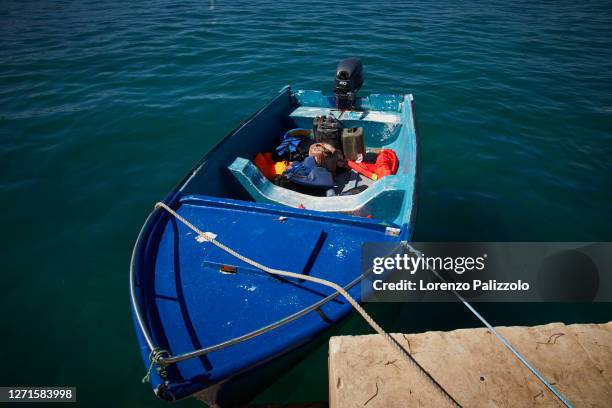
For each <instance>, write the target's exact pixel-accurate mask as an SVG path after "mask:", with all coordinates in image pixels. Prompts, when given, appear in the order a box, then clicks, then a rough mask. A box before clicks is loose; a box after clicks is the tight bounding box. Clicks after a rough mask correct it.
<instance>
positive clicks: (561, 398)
mask: <svg viewBox="0 0 612 408" xmlns="http://www.w3.org/2000/svg"><path fill="white" fill-rule="evenodd" d="M406 247H407V248H408V250H409V251H410V252H412V253H413V254H415V255H416V256H423V253H422V252H421V251H419V250H417V249H415V248H414V247H413V246H412V245H410V244H409V243H406ZM427 269H429V270H430V271H431V272H432V273H433V274H434V275H435V276H436V277H437V278H438V279H439V280H440V281H442V282H447V281H446V279H444V278H443V277H442V276H441V275H440V274H439V273H438V271H436V270H435V269H433V268H429V267H428V268H427ZM450 292H452V293H453V295H455V296H456V297H457V299H459V301H461V303H463V305H464V306H465V307H467V308H468V310H469V311H470V312H472V313H473V314H474V316H476V317H477V318H478V320H480V321H481V322H482V323H483V324H484V325H485V326H486V327H487V328H488V329H489V330H490V331H491V332H492V333H493V334H494V335H495V337H497V339H498V340H499V341H500V342H501V343H502V344H503V345H504V346H505V347H506V348H507V349H508V350H510V352H511V353H512V354H514V356H515V357H516V358H517V359H518V360H519V361H520V362H521V363H522V364H523V365H524V366H525V367H527V369H528V370H529V371H531V373H532V374H533V375H535V376H536V378H537V379H538V380H540V382H541V383H542V384H544V386H545V387H546V388H548V390H549V391H550V392H551V393H552V394H553V395H554V396H555V397H556V398H557V399H558V400H559V402H561V403H562V404H563V405H565V406H566V407H568V408H572V407H573V406H572V404H571V403H570V402H569V400H568V399H567V398H565V396H564V395H563V394H561V392H559V390H557V389H556V388H555V386H553V385H552V384H551V383H550V382H549V381H548V380H547V379H546V378H545V377H544V376H543V375H542V374H541V373H540V372H539V371H538V370H537V369H536V368H535V367H534V366H532V365H531V364H530V363H529V361H527V359H526V358H525V356H523V355H522V354H521V353H520V352H519V351H518V350H517V349H515V348H514V347H513V346H512V344H511V343H510V342H509V341H508V340H507V339H506V338H505V337H504V336H502V335H501V333H500V332H499V331H497V329H496V328H495V327H493V325H491V323H489V322H488V320H486V319H485V318H484V317H483V316H482V315H481V314H480V313H478V311H477V310H476V309H475V308H474V306H472V305H471V304H470V303H469V302H468V301H467V300H465V298H464V297H463V296H461V295H460V294H459V293H458V292H457V291H456V290H454V289H451V290H450Z"/></svg>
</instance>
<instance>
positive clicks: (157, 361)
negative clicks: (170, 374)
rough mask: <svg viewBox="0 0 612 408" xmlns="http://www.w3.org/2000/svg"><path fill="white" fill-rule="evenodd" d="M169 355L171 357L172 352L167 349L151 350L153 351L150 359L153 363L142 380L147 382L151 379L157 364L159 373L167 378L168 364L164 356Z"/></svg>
mask: <svg viewBox="0 0 612 408" xmlns="http://www.w3.org/2000/svg"><path fill="white" fill-rule="evenodd" d="M168 357H170V353H169V352H168V351H167V350H164V349H159V348H156V349H153V350H151V353H150V354H149V361H150V362H151V365H150V366H149V369H148V370H147V374H146V375H145V376H144V377H143V378H142V382H143V383H147V382H149V381H151V370H153V366H157V367H156V368H155V369H156V371H157V374H159V376H160V377H161V378H164V379H165V378H166V377H167V373H166V367H167V366H168V364H166V363H165V362H164V358H168Z"/></svg>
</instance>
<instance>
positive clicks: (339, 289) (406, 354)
mask: <svg viewBox="0 0 612 408" xmlns="http://www.w3.org/2000/svg"><path fill="white" fill-rule="evenodd" d="M155 208H156V209H158V208H162V209H164V210H165V211H167V212H168V213H169V214H170V215H172V216H173V217H174V218H176V219H177V220H179V221H180V222H181V223H183V224H184V225H185V226H186V227H188V228H189V229H191V230H192V231H193V232H195V233H196V234H198V236H199V237H201V239H203V240H204V241H206V242H210V243H211V244H213V245H215V246H216V247H217V248H219V249H221V250H223V251H225V252H226V253H228V254H230V255H232V256H233V257H235V258H237V259H239V260H241V261H243V262H245V263H247V264H249V265H251V266H253V267H255V268H257V269H260V270H262V271H264V272H267V273H269V274H272V275H278V276H285V277H289V278H296V279H302V280H306V281H309V282H313V283H318V284H320V285H324V286H327V287H330V288H332V289H334V290H335V291H336V292H338V293H340V295H342V296H343V297H344V298H345V299H346V300H347V301H348V302H349V303H350V304H351V306H353V308H354V309H355V310H356V311H357V312H358V313H359V314H360V315H361V317H363V319H364V320H365V321H366V322H367V323H368V324H369V325H370V326H371V327H372V328H373V329H374V330H375V331H376V332H377V333H378V334H379V335H381V336H382V337H383V338H384V339H385V340H386V341H387V342H388V343H389V345H390V346H391V347H393V349H395V350H396V351H397V352H398V353H399V354H401V355H402V356H403V357H404V358H405V360H406V361H407V362H408V363H409V364H410V365H412V366H413V367H415V368H417V369H418V371H419V372H420V373H421V374H422V376H423V377H424V379H425V380H427V381H428V382H429V383H430V384H431V385H432V386H433V387H434V388H435V389H436V390H437V391H438V392H439V393H440V394H441V395H442V396H443V397H444V398H445V399H446V400H447V401H448V402H449V404H450V405H452V406H454V407H461V404H459V402H457V400H456V399H455V398H453V396H451V395H450V394H449V393H448V391H446V389H444V387H443V386H442V385H441V384H440V383H438V382H437V381H436V379H435V378H433V377H432V376H431V374H429V372H428V371H427V370H426V369H425V368H424V367H423V366H421V365H420V364H419V362H418V361H416V360H415V358H414V357H413V356H412V354H410V353H409V352H408V351H407V350H406V349H405V348H404V347H403V346H402V345H401V344H400V343H399V342H398V341H397V340H396V339H394V338H393V337H392V336H391V335H390V334H389V333H387V332H386V331H385V330H384V329H383V328H382V327H381V326H380V325H379V324H378V323H376V321H375V320H374V319H373V318H372V317H371V316H370V315H369V314H368V312H366V310H365V309H364V308H363V307H362V306H361V305H360V304H359V302H357V301H356V300H355V299H354V298H353V297H352V296H351V295H350V294H349V293H348V292H347V291H346V290H345V289H344V288H343V287H341V286H340V285H338V284H336V283H334V282H332V281H329V280H326V279H321V278H317V277H314V276H310V275H303V274H301V273H295V272H289V271H284V270H280V269H274V268H270V267H267V266H265V265H262V264H261V263H259V262H257V261H254V260H252V259H250V258H247V257H246V256H244V255H241V254H239V253H238V252H236V251H234V250H233V249H231V248H229V247H228V246H226V245H224V244H222V243H220V242H219V241H217V240H215V239H214V238H213V237H212V236H211V235H210V234H207V233H206V232H204V231H202V230H200V229H199V228H198V227H196V226H195V225H193V224H192V223H190V222H189V221H187V220H186V219H185V218H183V217H182V216H181V215H179V214H178V213H177V212H176V211H174V210H173V209H172V208H170V207H169V206H168V205H166V204H165V203H162V202H158V203H156V204H155ZM162 351H164V350H162ZM166 353H167V352H166ZM151 354H153V351H152V352H151ZM158 357H159V358H158V359H157V363H156V364H158V365H160V366H163V364H164V358H163V357H162V356H158ZM151 362H152V365H151V367H152V366H153V358H151ZM150 371H151V368H150V369H149V373H150ZM149 373H148V374H147V376H148V375H149Z"/></svg>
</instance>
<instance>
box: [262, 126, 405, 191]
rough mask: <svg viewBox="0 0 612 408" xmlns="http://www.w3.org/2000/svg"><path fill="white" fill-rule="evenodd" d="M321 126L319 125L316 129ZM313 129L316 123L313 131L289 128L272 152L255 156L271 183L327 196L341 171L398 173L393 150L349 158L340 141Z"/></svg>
mask: <svg viewBox="0 0 612 408" xmlns="http://www.w3.org/2000/svg"><path fill="white" fill-rule="evenodd" d="M317 120H318V121H319V123H322V122H321V120H320V118H317V119H315V124H316V123H317ZM321 127H322V126H321V125H319V129H321ZM316 132H317V126H316V125H315V127H314V132H311V131H310V130H308V129H302V128H298V129H292V130H289V131H288V132H286V133H285V134H284V135H283V136H282V138H281V141H280V144H279V145H278V147H277V148H276V149H275V151H274V152H265V153H258V154H257V155H256V156H255V160H254V162H255V165H256V166H257V167H258V168H259V170H260V171H261V172H262V174H263V175H264V176H265V177H266V178H268V179H269V180H271V181H272V182H273V183H275V184H277V185H279V186H282V187H286V188H290V189H292V190H297V191H302V192H306V193H309V194H315V195H319V194H317V190H318V192H321V193H323V192H325V193H326V195H330V194H329V191H330V189H332V188H334V187H335V180H336V175H337V174H340V173H344V172H348V171H351V170H354V171H355V172H357V173H359V174H361V175H363V176H365V177H368V178H370V179H372V180H377V179H379V178H381V177H384V176H387V175H390V174H395V173H396V172H397V168H398V160H397V156H396V155H395V152H393V150H390V149H384V150H382V151H381V152H380V153H379V154H378V155H377V156H376V158H375V161H374V162H372V163H367V162H366V161H365V160H364V158H365V157H366V155H365V152H364V154H362V155H359V158H358V160H348V159H347V158H345V157H344V154H343V153H342V150H341V148H339V145H340V146H341V140H338V141H337V142H335V141H334V140H333V139H330V138H326V139H322V138H321V137H317V134H316ZM338 134H340V133H338ZM327 135H329V132H328V133H327ZM319 136H320V135H319ZM300 187H301V188H300ZM304 190H306V191H304ZM313 190H314V193H313ZM360 191H363V189H362V190H360ZM360 191H359V192H360Z"/></svg>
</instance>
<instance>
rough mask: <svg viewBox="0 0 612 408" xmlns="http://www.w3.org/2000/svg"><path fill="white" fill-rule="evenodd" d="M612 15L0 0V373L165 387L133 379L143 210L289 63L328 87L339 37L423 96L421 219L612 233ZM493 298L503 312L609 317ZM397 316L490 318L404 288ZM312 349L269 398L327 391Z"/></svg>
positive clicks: (434, 7) (82, 397)
mask: <svg viewBox="0 0 612 408" xmlns="http://www.w3.org/2000/svg"><path fill="white" fill-rule="evenodd" d="M610 27H612V17H611V13H610V6H609V3H608V2H605V1H601V2H586V3H585V2H573V1H571V2H570V1H562V2H555V3H551V4H549V5H534V4H532V2H526V1H525V2H519V1H510V2H508V1H503V2H499V3H496V4H487V3H480V2H475V3H469V4H461V5H457V4H455V2H452V1H449V2H415V3H407V2H400V1H393V2H387V3H386V4H379V3H378V2H352V1H344V0H339V1H336V2H313V1H309V2H305V1H284V0H277V1H273V2H272V1H262V2H251V1H248V2H247V1H231V2H230V1H222V0H218V1H216V2H206V1H195V2H186V1H171V2H165V1H164V2H161V1H160V2H142V3H139V4H133V3H130V2H118V1H107V0H98V1H54V2H42V1H3V2H1V3H0V152H1V153H0V154H1V160H0V192H1V194H2V196H1V197H2V200H1V202H0V214H1V215H0V225H1V227H2V232H3V236H4V238H3V240H2V242H3V244H2V246H1V250H0V251H1V256H2V272H3V276H4V279H5V280H4V290H3V295H2V297H1V300H0V302H1V303H0V304H1V305H2V310H3V312H2V313H1V314H0V316H1V317H0V331H1V332H0V334H1V338H2V347H1V350H0V356H1V358H2V361H3V367H4V369H3V370H2V373H1V374H0V385H75V386H77V387H78V399H79V401H80V402H82V403H84V404H87V405H99V406H126V407H127V406H129V407H136V406H154V405H156V404H159V405H163V404H161V403H158V402H156V401H155V400H154V398H153V397H152V394H151V392H150V390H149V388H148V386H143V385H141V384H140V378H141V377H142V376H143V375H144V371H145V370H144V367H143V365H142V362H141V360H140V356H139V355H138V353H137V346H136V340H135V336H134V334H133V327H132V320H131V315H130V312H129V304H128V289H127V283H128V280H127V274H128V266H129V258H130V251H131V247H132V244H133V242H134V240H135V238H136V235H137V233H138V231H139V228H140V226H141V225H142V223H143V221H144V219H145V217H146V215H147V213H148V212H149V211H150V209H151V207H152V204H153V203H154V202H155V201H156V200H158V199H160V198H162V197H163V196H164V195H165V194H166V192H168V191H169V190H170V188H172V187H173V186H174V184H175V183H176V182H177V181H178V180H179V179H180V178H182V176H183V175H184V174H185V173H186V172H187V170H188V169H189V168H190V167H191V166H192V165H193V163H194V162H195V161H196V160H198V159H199V158H200V156H201V155H203V154H204V153H205V152H206V151H207V149H209V148H210V147H211V146H212V145H213V144H214V143H215V142H216V141H217V140H219V139H220V138H221V137H222V136H223V135H224V134H226V133H227V132H228V131H229V130H230V129H231V128H232V127H233V126H235V125H236V124H237V123H238V122H239V121H240V120H242V119H244V118H245V117H247V116H248V115H249V114H250V113H252V112H253V111H254V110H256V109H257V108H258V107H260V106H261V105H262V104H263V103H264V102H265V101H266V100H268V99H269V98H270V97H272V96H273V95H274V94H275V93H276V92H277V90H278V89H280V88H281V87H282V86H283V85H285V84H287V83H291V84H294V86H296V87H298V88H299V87H303V88H311V89H322V90H326V91H327V90H330V88H331V85H332V78H333V73H334V68H335V64H336V62H337V61H338V60H339V59H341V58H344V57H346V56H359V57H361V58H362V59H363V62H364V64H365V79H366V83H365V86H364V91H367V92H369V91H372V92H378V91H384V92H393V91H398V92H412V93H413V94H414V95H415V103H416V108H417V117H418V122H419V129H420V134H421V153H422V168H421V170H422V174H421V180H420V181H421V183H420V196H419V203H418V220H417V230H416V237H415V238H416V239H417V240H610V238H611V236H612V231H611V226H612V222H611V221H612V217H611V215H610V203H611V202H612V182H611V177H610V175H611V173H612V159H611V158H612V47H610V44H611V43H612V34H611V29H610ZM482 309H483V310H484V312H485V313H486V314H487V316H488V317H489V318H491V320H492V321H493V322H494V323H495V324H532V323H533V324H535V323H545V322H549V321H558V320H563V321H567V322H571V321H605V320H610V318H611V317H612V313H611V312H610V307H609V306H607V305H599V306H588V307H587V306H581V307H575V306H567V305H566V306H555V305H550V306H547V307H544V306H537V305H521V306H516V305H504V306H502V307H496V306H494V305H485V306H482ZM397 325H398V327H397V328H396V329H397V330H404V331H423V330H431V329H453V328H456V327H464V326H475V325H477V322H475V321H474V319H473V318H471V317H470V316H469V315H468V314H467V313H466V312H464V311H463V310H462V309H461V308H460V307H459V306H458V305H436V306H426V305H407V306H405V307H404V310H403V315H402V318H401V319H400V320H399V321H398V322H397ZM317 355H318V360H317V359H315V361H314V362H312V361H311V362H308V363H305V364H303V365H302V366H300V367H298V368H297V369H296V370H294V371H293V372H292V373H291V374H290V375H288V376H286V377H285V378H284V379H281V383H279V384H280V385H279V384H277V386H276V387H275V388H273V389H271V390H269V391H268V392H267V393H266V398H274V399H277V400H279V401H281V402H282V401H283V400H292V399H293V400H295V399H301V400H308V399H321V398H325V395H326V388H325V381H326V380H325V378H326V377H325V374H326V372H325V349H324V348H322V349H320V350H319V351H318V354H317ZM283 381H285V383H283ZM296 381H299V386H298V385H296ZM182 404H185V406H187V405H190V403H189V402H187V403H181V405H182Z"/></svg>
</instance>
